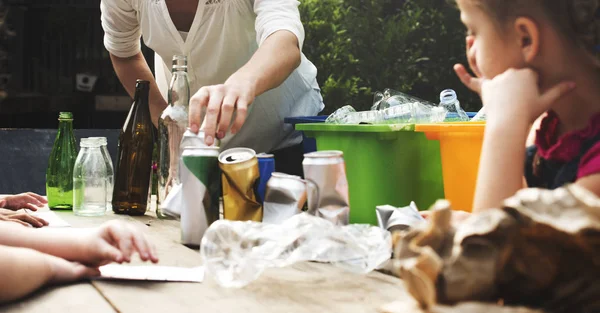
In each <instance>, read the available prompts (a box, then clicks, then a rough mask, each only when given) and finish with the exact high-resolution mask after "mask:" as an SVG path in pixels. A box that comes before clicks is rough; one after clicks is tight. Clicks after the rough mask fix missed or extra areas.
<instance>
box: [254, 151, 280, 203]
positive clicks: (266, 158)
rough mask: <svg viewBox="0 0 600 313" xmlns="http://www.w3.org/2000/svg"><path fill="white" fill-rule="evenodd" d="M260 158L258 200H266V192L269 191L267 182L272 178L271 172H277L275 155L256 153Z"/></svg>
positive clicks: (262, 201)
mask: <svg viewBox="0 0 600 313" xmlns="http://www.w3.org/2000/svg"><path fill="white" fill-rule="evenodd" d="M256 157H257V158H258V172H259V173H260V182H259V183H258V188H257V191H256V196H257V197H258V202H260V203H261V204H263V203H264V202H265V192H266V191H267V183H268V182H269V179H270V178H271V174H273V172H275V156H274V155H272V154H266V153H260V154H258V155H256Z"/></svg>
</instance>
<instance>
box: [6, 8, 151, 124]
mask: <svg viewBox="0 0 600 313" xmlns="http://www.w3.org/2000/svg"><path fill="white" fill-rule="evenodd" d="M0 7H1V9H0V22H1V21H2V20H3V21H4V28H5V32H3V33H0V47H1V50H4V51H0V90H4V91H5V92H6V95H5V98H4V99H3V100H2V99H0V128H3V127H4V128H8V127H11V128H56V127H57V123H58V122H57V117H58V113H59V112H61V111H71V112H73V113H74V117H75V120H74V127H75V128H76V129H77V128H79V129H81V128H88V129H89V128H93V129H103V128H119V127H120V126H122V124H123V122H124V120H125V117H126V116H125V115H126V111H127V104H128V103H131V99H129V96H128V95H127V93H126V92H125V90H124V89H123V87H122V86H121V84H120V82H119V80H118V78H117V77H116V75H115V74H114V71H113V68H112V65H111V62H110V58H109V54H108V52H107V51H106V49H105V48H104V46H103V41H102V38H103V35H104V32H103V31H102V26H101V24H100V0H61V1H59V0H0ZM0 28H1V27H0ZM2 52H4V53H2ZM143 52H144V55H145V56H146V58H147V60H148V62H149V65H150V66H151V68H152V66H153V53H152V51H151V50H150V49H148V48H146V47H143ZM78 75H79V76H78ZM94 77H96V79H97V80H96V81H95V84H93V85H92V84H90V82H91V80H92V79H93V78H94ZM78 85H79V88H78ZM90 86H91V89H87V88H89V87H90Z"/></svg>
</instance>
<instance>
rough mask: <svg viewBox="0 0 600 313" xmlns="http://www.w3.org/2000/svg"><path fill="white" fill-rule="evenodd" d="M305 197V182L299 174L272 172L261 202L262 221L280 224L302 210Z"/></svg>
mask: <svg viewBox="0 0 600 313" xmlns="http://www.w3.org/2000/svg"><path fill="white" fill-rule="evenodd" d="M306 197H307V195H306V182H305V181H304V180H303V179H301V178H300V177H299V176H294V175H288V174H283V173H277V172H274V173H272V175H271V179H269V182H268V183H267V188H266V193H265V202H264V204H263V206H264V212H263V220H262V221H263V223H270V224H281V223H283V222H284V221H285V220H287V219H288V218H290V217H292V216H294V215H296V214H298V213H300V212H302V208H303V207H304V204H305V203H306Z"/></svg>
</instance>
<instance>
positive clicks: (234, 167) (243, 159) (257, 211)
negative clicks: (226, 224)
mask: <svg viewBox="0 0 600 313" xmlns="http://www.w3.org/2000/svg"><path fill="white" fill-rule="evenodd" d="M219 166H220V168H221V172H222V184H223V218H224V219H227V220H232V221H255V222H260V221H262V215H263V210H262V205H261V204H260V202H258V199H257V197H256V192H255V186H256V184H257V183H258V182H259V172H258V159H257V157H256V152H255V151H254V150H252V149H248V148H233V149H229V150H226V151H223V152H222V153H221V154H220V155H219Z"/></svg>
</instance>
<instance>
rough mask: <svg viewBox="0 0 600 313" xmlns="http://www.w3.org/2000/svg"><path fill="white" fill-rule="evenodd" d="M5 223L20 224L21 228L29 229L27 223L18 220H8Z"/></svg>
mask: <svg viewBox="0 0 600 313" xmlns="http://www.w3.org/2000/svg"><path fill="white" fill-rule="evenodd" d="M7 221H8V222H13V223H17V224H20V225H21V226H25V227H31V225H30V224H29V223H25V222H23V221H20V220H15V219H12V218H9V219H7Z"/></svg>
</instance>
